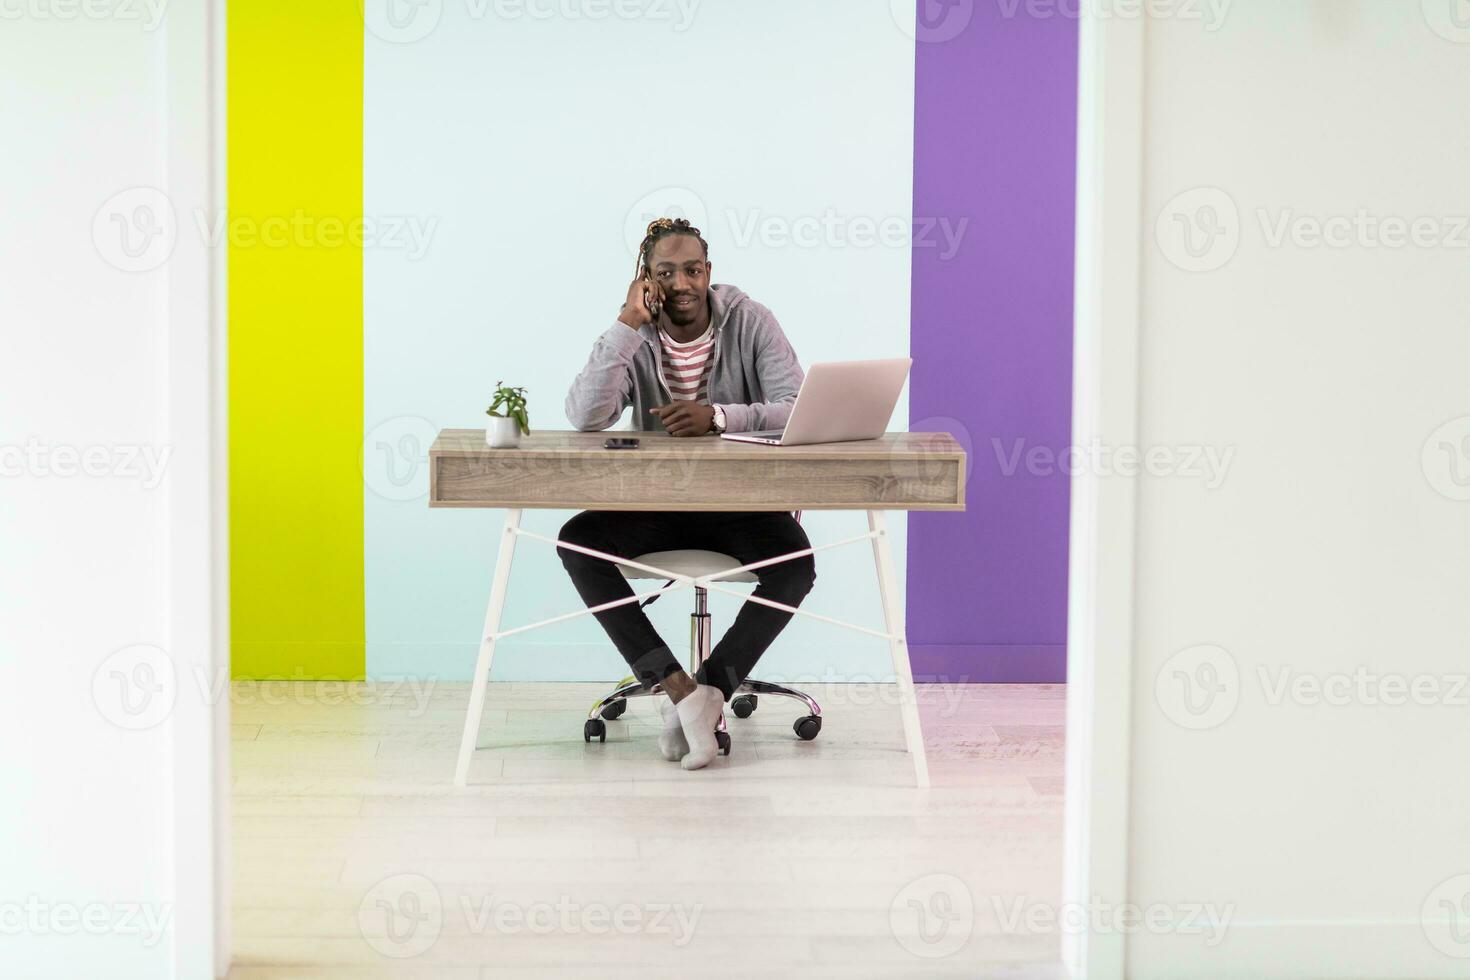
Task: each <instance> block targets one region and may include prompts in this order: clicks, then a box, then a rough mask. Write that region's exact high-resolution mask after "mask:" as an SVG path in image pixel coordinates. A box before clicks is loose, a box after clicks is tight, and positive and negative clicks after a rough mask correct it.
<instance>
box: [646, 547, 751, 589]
mask: <svg viewBox="0 0 1470 980" xmlns="http://www.w3.org/2000/svg"><path fill="white" fill-rule="evenodd" d="M633 560H634V561H639V562H642V563H643V564H645V565H653V566H654V567H656V568H667V569H668V570H669V571H671V572H678V573H679V574H680V575H713V574H714V573H715V572H723V571H726V570H728V569H731V568H739V567H740V566H741V565H742V564H743V562H740V561H737V560H736V559H734V558H731V557H730V556H729V555H724V554H721V553H720V552H718V551H699V550H695V549H690V550H686V551H651V552H649V553H648V554H646V555H639V556H637V557H636V558H634V559H633ZM618 570H619V571H620V572H622V573H623V577H624V578H663V576H662V575H658V574H655V573H653V572H645V571H644V570H643V569H641V568H631V567H629V566H627V565H619V566H618ZM719 581H721V582H759V581H760V579H758V578H757V577H756V574H755V572H741V573H740V574H739V575H731V576H729V577H728V578H722V579H720V580H719Z"/></svg>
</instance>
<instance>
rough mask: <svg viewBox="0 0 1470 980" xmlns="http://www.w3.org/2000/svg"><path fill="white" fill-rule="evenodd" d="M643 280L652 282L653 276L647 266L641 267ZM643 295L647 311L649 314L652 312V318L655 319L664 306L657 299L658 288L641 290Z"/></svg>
mask: <svg viewBox="0 0 1470 980" xmlns="http://www.w3.org/2000/svg"><path fill="white" fill-rule="evenodd" d="M643 280H644V282H647V283H649V284H652V283H653V276H652V274H650V273H649V271H648V268H647V267H646V266H645V267H644V269H643ZM643 295H644V296H645V297H646V299H645V301H644V302H645V303H646V304H647V306H648V312H649V313H651V314H653V318H654V319H655V320H657V319H658V315H659V313H660V312H661V311H662V310H663V307H664V304H663V303H662V302H660V301H659V298H658V290H657V289H645V290H644V291H643Z"/></svg>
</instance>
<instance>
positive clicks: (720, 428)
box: [714, 405, 725, 433]
mask: <svg viewBox="0 0 1470 980" xmlns="http://www.w3.org/2000/svg"><path fill="white" fill-rule="evenodd" d="M714 425H715V431H716V432H720V433H723V432H724V431H725V410H724V409H723V408H721V407H720V406H718V405H716V406H715V417H714Z"/></svg>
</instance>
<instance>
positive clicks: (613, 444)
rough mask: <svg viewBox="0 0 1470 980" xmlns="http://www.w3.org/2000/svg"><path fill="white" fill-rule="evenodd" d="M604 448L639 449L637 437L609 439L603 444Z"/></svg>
mask: <svg viewBox="0 0 1470 980" xmlns="http://www.w3.org/2000/svg"><path fill="white" fill-rule="evenodd" d="M602 448H603V449H637V448H638V440H637V439H619V438H613V439H608V440H606V441H605V442H603V444H602Z"/></svg>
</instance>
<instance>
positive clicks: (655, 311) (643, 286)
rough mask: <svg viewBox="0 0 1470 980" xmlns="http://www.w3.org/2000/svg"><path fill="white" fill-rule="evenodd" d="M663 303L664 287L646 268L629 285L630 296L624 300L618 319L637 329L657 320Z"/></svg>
mask: <svg viewBox="0 0 1470 980" xmlns="http://www.w3.org/2000/svg"><path fill="white" fill-rule="evenodd" d="M663 304H664V289H663V287H662V286H660V285H659V284H658V283H657V282H656V281H654V279H652V278H651V277H650V276H649V275H648V270H647V269H644V270H643V274H642V275H640V276H639V277H638V278H637V279H634V280H633V282H632V284H631V285H629V286H628V298H627V299H626V300H624V301H623V310H622V312H621V313H619V314H618V321H619V322H620V323H624V324H626V325H628V326H630V327H632V328H633V329H634V330H637V329H638V328H639V327H641V326H643V325H644V324H647V323H652V322H653V321H654V320H657V319H658V315H659V312H660V311H661V310H662V309H663Z"/></svg>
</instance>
